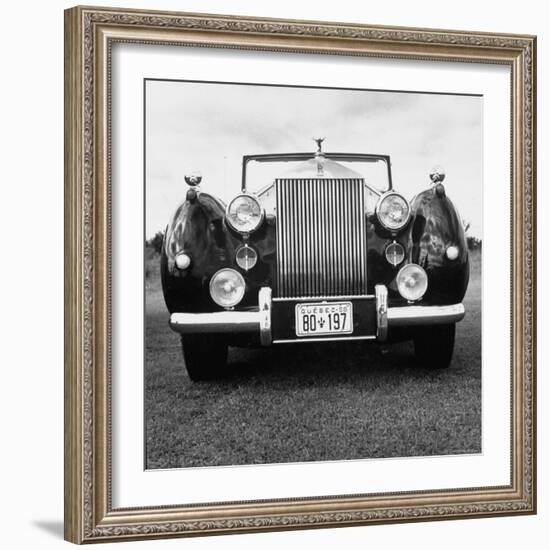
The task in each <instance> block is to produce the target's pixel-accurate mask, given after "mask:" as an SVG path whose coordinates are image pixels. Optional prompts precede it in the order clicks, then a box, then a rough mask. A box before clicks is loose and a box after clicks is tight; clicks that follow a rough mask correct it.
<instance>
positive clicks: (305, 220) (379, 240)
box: [161, 139, 469, 380]
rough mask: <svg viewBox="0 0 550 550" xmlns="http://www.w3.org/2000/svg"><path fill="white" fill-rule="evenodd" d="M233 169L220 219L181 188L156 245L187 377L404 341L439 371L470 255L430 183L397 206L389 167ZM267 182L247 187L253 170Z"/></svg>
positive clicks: (329, 162) (377, 158) (309, 158)
mask: <svg viewBox="0 0 550 550" xmlns="http://www.w3.org/2000/svg"><path fill="white" fill-rule="evenodd" d="M322 141H323V140H322V139H317V140H316V142H317V150H313V151H310V152H305V153H287V154H281V153H276V154H259V155H248V156H244V157H243V162H242V183H241V188H240V190H239V191H238V192H237V193H236V194H235V196H234V198H232V199H231V200H230V201H229V203H228V204H227V205H226V204H225V203H224V202H222V201H221V200H220V199H218V198H216V197H215V196H213V195H212V194H209V193H208V192H206V191H203V190H202V187H203V185H202V183H203V182H202V177H201V175H200V174H199V173H191V174H189V175H186V176H185V182H186V184H187V191H186V195H185V200H183V202H182V203H181V204H180V205H179V206H178V207H177V209H176V211H175V214H174V215H173V217H172V218H171V219H170V221H169V223H168V226H167V228H166V231H165V235H164V241H163V245H162V253H161V278H162V287H163V293H164V298H165V302H166V306H167V308H168V310H169V313H170V327H171V328H172V329H173V330H174V331H175V332H176V333H178V334H179V335H180V336H181V341H182V349H183V357H184V361H185V366H186V368H187V372H188V375H189V377H190V378H191V379H192V380H205V379H211V378H213V377H216V376H219V375H220V374H222V373H223V372H224V370H225V369H227V368H228V367H227V351H228V346H248V345H261V346H271V345H277V344H280V343H295V344H297V345H299V344H310V345H311V344H314V343H315V342H321V341H327V340H332V341H337V342H341V345H345V344H346V342H349V341H351V340H366V341H369V340H370V341H373V342H379V343H381V342H393V341H400V340H403V339H412V340H413V341H414V350H415V355H416V358H417V361H418V363H420V364H421V365H423V366H425V367H429V368H445V367H447V366H449V364H450V362H451V359H452V356H453V348H454V341H455V324H456V323H457V322H458V321H460V320H461V319H462V318H463V317H464V314H465V310H464V306H463V304H462V300H463V297H464V294H465V292H466V288H467V285H468V277H469V263H468V262H469V260H468V248H467V246H466V239H465V235H464V229H463V226H462V222H461V218H460V217H459V215H458V212H457V210H456V208H455V206H454V205H453V203H452V202H451V200H450V198H449V197H448V194H447V189H446V188H445V186H444V185H443V180H444V178H445V174H444V172H443V170H442V169H441V168H437V169H434V170H433V171H432V172H431V173H430V174H429V178H426V179H427V182H426V186H425V189H422V190H421V191H420V192H419V193H418V194H417V195H416V196H415V197H414V198H412V200H410V201H409V200H407V199H406V198H405V196H403V195H402V194H401V193H399V191H397V190H396V188H395V187H394V182H393V181H392V172H391V163H390V157H389V156H388V155H381V154H371V153H341V152H335V153H329V152H324V151H323V150H322ZM253 165H255V166H269V168H270V171H268V172H269V173H274V175H273V176H269V177H266V178H265V179H263V180H262V178H259V180H258V178H254V181H252V180H253V178H251V176H249V174H248V172H249V169H250V167H251V166H253Z"/></svg>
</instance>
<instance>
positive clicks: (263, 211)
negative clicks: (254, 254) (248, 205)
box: [225, 193, 265, 235]
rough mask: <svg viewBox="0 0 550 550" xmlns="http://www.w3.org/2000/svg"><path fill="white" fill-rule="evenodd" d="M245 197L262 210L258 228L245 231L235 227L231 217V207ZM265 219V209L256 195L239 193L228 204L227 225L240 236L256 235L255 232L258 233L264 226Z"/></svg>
mask: <svg viewBox="0 0 550 550" xmlns="http://www.w3.org/2000/svg"><path fill="white" fill-rule="evenodd" d="M243 197H244V198H246V199H251V200H253V201H254V202H255V203H256V204H257V205H258V208H259V210H260V219H259V220H258V223H257V224H256V226H255V227H253V228H252V229H247V230H243V229H241V228H239V227H237V226H236V225H234V223H233V221H232V220H231V216H230V210H231V206H232V205H233V203H234V202H235V201H236V200H238V199H241V198H243ZM264 219H265V209H264V207H263V206H262V205H261V203H260V201H259V200H258V197H256V196H255V195H253V194H251V193H239V194H238V195H236V196H235V197H233V198H232V199H231V200H230V201H229V203H228V204H227V207H226V209H225V221H226V223H227V225H229V227H230V228H231V229H232V230H233V231H235V232H237V233H239V234H240V235H250V234H251V233H254V232H255V231H258V229H259V228H260V227H261V226H262V224H263V222H264Z"/></svg>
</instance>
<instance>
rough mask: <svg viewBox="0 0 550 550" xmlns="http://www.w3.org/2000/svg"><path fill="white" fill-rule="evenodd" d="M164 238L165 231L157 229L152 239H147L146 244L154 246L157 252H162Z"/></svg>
mask: <svg viewBox="0 0 550 550" xmlns="http://www.w3.org/2000/svg"><path fill="white" fill-rule="evenodd" d="M162 239H164V231H157V232H156V233H155V236H154V237H153V238H152V239H149V240H147V241H145V246H148V247H150V248H153V249H154V250H155V252H156V253H157V254H160V251H161V249H162Z"/></svg>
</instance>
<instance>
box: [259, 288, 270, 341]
mask: <svg viewBox="0 0 550 550" xmlns="http://www.w3.org/2000/svg"><path fill="white" fill-rule="evenodd" d="M258 305H259V306H260V308H259V309H260V311H259V313H260V343H261V344H262V346H269V345H271V341H272V336H271V288H269V287H267V286H264V287H262V288H261V289H260V292H259V293H258Z"/></svg>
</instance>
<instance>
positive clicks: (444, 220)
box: [410, 183, 470, 305]
mask: <svg viewBox="0 0 550 550" xmlns="http://www.w3.org/2000/svg"><path fill="white" fill-rule="evenodd" d="M411 210H412V223H411V233H410V257H411V260H412V262H414V263H417V264H418V265H420V266H422V267H423V268H424V269H425V270H426V273H427V274H428V283H429V284H428V291H427V292H426V295H425V296H424V301H425V302H426V303H429V304H440V305H445V304H456V303H459V302H461V301H462V299H463V298H464V295H465V293H466V289H467V287H468V280H469V275H470V266H469V255H468V246H467V242H466V237H465V235H464V228H463V225H462V220H461V218H460V216H459V214H458V211H457V209H456V207H455V206H454V204H453V203H452V201H451V200H450V199H449V198H448V197H447V193H446V190H445V187H444V186H443V184H441V183H438V184H437V185H435V186H433V187H431V188H430V189H427V190H426V191H423V192H422V193H420V194H419V195H417V196H416V197H415V198H414V200H413V202H412V207H411ZM449 246H456V247H458V250H459V254H458V257H457V258H456V259H455V260H450V259H449V258H448V257H447V255H446V250H447V248H448V247H449Z"/></svg>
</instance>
